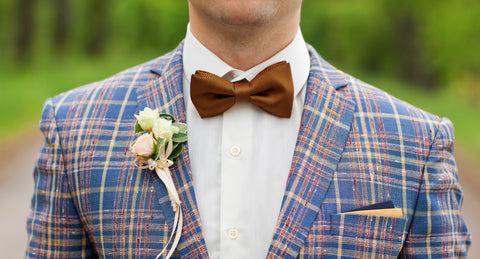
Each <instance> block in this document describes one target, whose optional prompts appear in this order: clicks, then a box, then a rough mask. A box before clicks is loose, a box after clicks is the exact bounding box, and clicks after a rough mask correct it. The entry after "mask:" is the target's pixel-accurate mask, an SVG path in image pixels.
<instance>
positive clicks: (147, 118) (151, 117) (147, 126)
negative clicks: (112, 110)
mask: <svg viewBox="0 0 480 259" xmlns="http://www.w3.org/2000/svg"><path fill="white" fill-rule="evenodd" d="M135 118H137V120H138V124H140V126H141V127H142V129H143V130H145V131H151V130H152V128H153V124H154V123H155V121H156V120H158V119H159V117H158V109H155V110H152V109H150V108H148V107H146V108H145V109H144V110H143V111H140V114H139V115H135Z"/></svg>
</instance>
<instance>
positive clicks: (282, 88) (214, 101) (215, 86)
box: [190, 61, 293, 118]
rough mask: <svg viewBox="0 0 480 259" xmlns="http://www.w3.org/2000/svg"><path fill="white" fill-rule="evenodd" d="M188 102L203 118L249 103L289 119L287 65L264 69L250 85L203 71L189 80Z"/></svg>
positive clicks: (289, 76)
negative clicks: (238, 103) (189, 95)
mask: <svg viewBox="0 0 480 259" xmlns="http://www.w3.org/2000/svg"><path fill="white" fill-rule="evenodd" d="M190 92H191V99H192V102H193V104H194V105H195V108H196V109H197V111H198V113H199V114H200V116H201V117H202V118H207V117H212V116H216V115H219V114H222V113H223V112H225V111H226V110H228V109H229V108H230V107H232V106H233V105H234V104H235V103H236V102H251V103H252V104H254V105H256V106H258V107H260V108H261V109H263V110H265V111H266V112H268V113H270V114H273V115H275V116H278V117H282V118H290V115H291V111H292V104H293V80H292V73H291V71H290V65H289V64H288V63H287V62H285V61H282V62H279V63H276V64H273V65H271V66H269V67H267V68H266V69H265V70H263V71H262V72H260V73H259V74H258V75H257V76H256V77H255V78H254V79H253V80H252V81H250V82H248V81H247V80H241V81H237V82H233V83H232V82H230V81H228V80H226V79H224V78H221V77H218V76H216V75H214V74H211V73H208V72H205V71H196V72H195V74H194V75H192V77H191V84H190Z"/></svg>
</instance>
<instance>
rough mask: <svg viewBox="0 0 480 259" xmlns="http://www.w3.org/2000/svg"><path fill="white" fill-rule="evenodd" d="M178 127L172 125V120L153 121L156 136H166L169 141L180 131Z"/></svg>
mask: <svg viewBox="0 0 480 259" xmlns="http://www.w3.org/2000/svg"><path fill="white" fill-rule="evenodd" d="M178 130H179V129H178V127H175V126H172V121H171V120H166V119H161V118H159V119H157V120H155V121H154V123H153V127H152V132H153V135H155V138H157V139H158V138H161V137H163V138H165V139H166V140H167V141H170V139H171V138H172V135H173V134H175V133H178Z"/></svg>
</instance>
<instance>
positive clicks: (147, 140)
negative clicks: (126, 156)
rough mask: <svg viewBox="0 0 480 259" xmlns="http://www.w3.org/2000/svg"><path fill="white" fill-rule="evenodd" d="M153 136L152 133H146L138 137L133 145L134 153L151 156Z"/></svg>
mask: <svg viewBox="0 0 480 259" xmlns="http://www.w3.org/2000/svg"><path fill="white" fill-rule="evenodd" d="M154 141H155V139H154V138H153V134H152V133H145V134H143V135H141V136H140V137H138V139H137V141H135V143H134V144H133V146H132V149H131V151H132V153H133V154H134V155H136V156H142V157H149V156H151V155H152V154H153V142H154Z"/></svg>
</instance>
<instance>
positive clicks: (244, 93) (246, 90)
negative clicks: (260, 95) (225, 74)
mask: <svg viewBox="0 0 480 259" xmlns="http://www.w3.org/2000/svg"><path fill="white" fill-rule="evenodd" d="M233 92H234V94H235V102H250V83H249V82H248V81H246V80H242V81H238V82H234V83H233Z"/></svg>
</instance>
